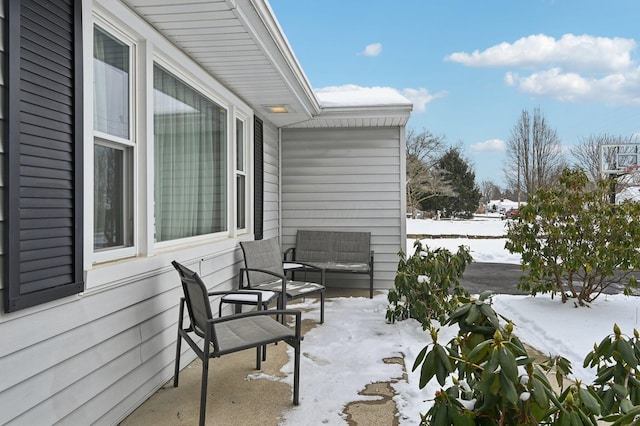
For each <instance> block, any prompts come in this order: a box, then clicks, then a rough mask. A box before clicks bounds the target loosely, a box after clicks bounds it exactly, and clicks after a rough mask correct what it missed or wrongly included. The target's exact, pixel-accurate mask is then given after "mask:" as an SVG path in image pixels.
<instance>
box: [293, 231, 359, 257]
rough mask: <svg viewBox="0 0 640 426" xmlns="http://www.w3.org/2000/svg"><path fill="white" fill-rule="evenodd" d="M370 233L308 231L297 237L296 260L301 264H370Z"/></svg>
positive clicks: (298, 234)
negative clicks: (306, 262)
mask: <svg viewBox="0 0 640 426" xmlns="http://www.w3.org/2000/svg"><path fill="white" fill-rule="evenodd" d="M370 252H371V233H370V232H342V231H306V230H298V233H297V235H296V260H299V261H301V262H304V261H308V262H346V263H369V260H370Z"/></svg>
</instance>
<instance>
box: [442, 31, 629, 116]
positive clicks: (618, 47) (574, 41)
mask: <svg viewBox="0 0 640 426" xmlns="http://www.w3.org/2000/svg"><path fill="white" fill-rule="evenodd" d="M636 47H637V45H636V42H635V40H633V39H626V38H607V37H594V36H590V35H581V36H576V35H573V34H565V35H564V36H562V37H561V38H560V39H558V40H556V39H554V38H553V37H550V36H546V35H544V34H538V35H531V36H528V37H523V38H521V39H519V40H517V41H516V42H514V43H506V42H505V43H500V44H498V45H495V46H492V47H489V48H488V49H486V50H484V51H478V50H476V51H474V52H472V53H465V52H458V53H454V54H452V55H449V56H447V57H446V58H445V60H448V61H452V62H459V63H461V64H464V65H466V66H470V67H510V68H513V69H519V70H530V71H529V74H528V75H526V73H525V74H523V73H522V72H515V71H514V70H510V71H508V72H506V73H505V75H504V79H503V81H504V84H505V85H507V86H510V87H515V88H517V89H518V90H519V91H520V92H522V93H526V94H529V95H533V96H541V97H549V98H553V99H557V100H559V101H563V102H594V103H604V104H608V105H640V68H638V64H637V63H636V62H635V61H634V60H632V58H631V53H632V52H633V51H634V50H635V49H636Z"/></svg>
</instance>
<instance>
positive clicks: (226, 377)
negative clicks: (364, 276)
mask: <svg viewBox="0 0 640 426" xmlns="http://www.w3.org/2000/svg"><path fill="white" fill-rule="evenodd" d="M349 296H353V297H368V296H369V291H368V289H335V288H334V289H332V288H328V289H327V293H326V297H327V298H331V297H349ZM303 318H304V314H303ZM316 326H319V327H321V325H319V324H317V323H316V322H315V321H312V320H303V332H306V331H308V330H310V329H311V328H313V327H316ZM287 347H288V346H287V345H286V344H279V345H270V346H269V348H268V351H267V361H266V362H263V364H262V370H261V371H256V370H255V369H254V367H255V350H254V349H250V350H246V351H242V352H237V353H234V354H229V355H225V356H223V357H221V358H216V359H213V360H212V361H211V362H210V365H209V387H208V391H209V394H208V396H207V424H215V425H247V426H250V425H260V426H262V425H265V426H267V425H274V426H275V425H278V424H279V423H280V421H281V417H280V416H281V413H282V412H283V411H285V410H287V409H289V408H290V407H292V401H291V398H292V390H291V387H290V386H289V385H287V384H285V383H281V382H275V381H273V380H269V379H268V377H270V376H276V377H277V376H282V374H281V373H280V369H281V367H282V366H283V365H284V364H285V363H286V362H287V360H288V355H287V351H286V348H287ZM302 352H303V354H304V342H303V343H302ZM389 362H402V360H401V359H397V360H396V359H394V360H389ZM261 373H264V376H267V377H264V376H262V377H260V376H261ZM201 374H202V368H201V362H200V360H199V359H196V360H195V361H193V362H192V363H191V364H190V365H189V366H187V367H186V368H185V369H184V370H183V371H182V372H181V373H180V385H179V386H178V387H177V388H174V387H173V379H171V380H170V381H169V382H167V383H166V384H165V385H164V386H163V387H162V388H161V389H160V390H158V391H157V392H156V393H155V394H154V395H153V396H152V397H151V398H149V399H148V400H147V401H145V402H144V403H143V404H142V405H141V406H140V407H138V408H137V409H136V410H135V411H134V412H133V413H132V414H131V415H129V417H127V418H126V419H125V420H124V421H123V422H122V423H121V425H123V426H133V425H136V426H137V425H194V424H198V416H199V409H200V404H199V403H200V377H201ZM248 378H251V379H248ZM300 380H304V374H301V378H300ZM361 392H362V393H364V394H367V395H377V396H379V399H378V400H376V401H372V402H362V401H360V402H358V403H353V404H349V405H348V406H347V407H346V409H345V410H344V413H345V414H346V415H347V419H348V424H349V425H367V426H369V425H370V426H376V425H385V426H390V425H397V424H398V421H397V418H396V417H395V414H396V406H395V404H394V402H393V401H392V400H391V398H392V397H393V390H392V388H391V386H390V384H389V383H374V384H371V385H369V386H367V387H366V389H362V391H361ZM309 424H313V420H312V419H310V423H309Z"/></svg>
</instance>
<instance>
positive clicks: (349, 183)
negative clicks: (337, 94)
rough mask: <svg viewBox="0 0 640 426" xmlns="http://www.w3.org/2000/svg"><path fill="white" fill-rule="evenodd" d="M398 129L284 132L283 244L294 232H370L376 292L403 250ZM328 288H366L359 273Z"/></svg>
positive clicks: (388, 281)
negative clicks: (373, 253)
mask: <svg viewBox="0 0 640 426" xmlns="http://www.w3.org/2000/svg"><path fill="white" fill-rule="evenodd" d="M403 135H404V127H387V128H363V129H355V128H339V129H283V130H282V191H283V196H282V240H283V247H284V249H285V250H286V249H287V248H289V247H292V246H294V245H295V236H296V231H297V230H298V229H313V230H323V229H326V230H338V231H365V232H371V244H372V249H373V250H374V251H375V258H374V288H390V287H391V286H392V285H393V280H394V277H395V271H396V268H397V265H398V255H397V253H398V251H399V250H400V249H403V250H405V249H406V248H405V244H406V243H405V241H406V229H405V221H404V220H402V219H403V218H404V217H405V214H404V210H405V203H404V198H403V196H404V175H405V174H404V139H403ZM326 283H327V286H332V285H333V286H344V287H366V288H368V286H369V283H368V277H367V276H363V275H351V274H347V275H336V274H331V275H329V276H328V277H327V278H326Z"/></svg>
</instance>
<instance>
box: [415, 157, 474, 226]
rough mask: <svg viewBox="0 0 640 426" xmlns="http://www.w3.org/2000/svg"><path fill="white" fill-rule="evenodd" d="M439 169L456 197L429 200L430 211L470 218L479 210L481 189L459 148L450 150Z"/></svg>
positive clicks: (440, 161) (439, 163) (439, 164)
mask: <svg viewBox="0 0 640 426" xmlns="http://www.w3.org/2000/svg"><path fill="white" fill-rule="evenodd" d="M438 167H439V168H440V169H441V170H443V171H445V172H446V177H447V179H448V180H449V183H450V184H451V187H452V188H453V190H454V191H455V193H456V195H455V196H437V197H433V198H432V199H430V200H428V201H427V203H425V204H428V206H425V207H428V209H431V210H440V211H441V212H442V215H443V216H444V217H450V216H456V217H470V216H471V215H472V214H473V213H474V212H475V211H476V209H477V208H478V203H479V202H480V197H481V193H480V189H479V188H478V186H477V185H476V174H475V172H474V171H473V168H472V167H471V166H470V165H469V163H468V162H467V161H466V160H465V159H464V158H463V156H462V154H461V153H460V149H459V148H453V147H452V148H449V150H448V151H446V152H445V153H444V155H443V156H442V157H441V158H440V160H439V161H438ZM423 205H424V204H423Z"/></svg>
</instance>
